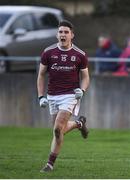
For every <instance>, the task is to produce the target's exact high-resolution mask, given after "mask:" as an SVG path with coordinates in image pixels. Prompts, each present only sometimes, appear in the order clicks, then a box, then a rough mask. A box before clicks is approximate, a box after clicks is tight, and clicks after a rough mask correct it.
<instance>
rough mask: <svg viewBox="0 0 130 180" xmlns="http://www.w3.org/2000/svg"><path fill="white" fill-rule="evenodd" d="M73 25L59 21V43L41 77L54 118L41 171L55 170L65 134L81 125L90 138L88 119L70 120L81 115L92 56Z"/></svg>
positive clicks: (47, 55) (48, 52)
mask: <svg viewBox="0 0 130 180" xmlns="http://www.w3.org/2000/svg"><path fill="white" fill-rule="evenodd" d="M73 38H74V32H73V25H72V24H71V22H69V21H67V20H63V21H62V22H60V23H59V26H58V32H57V39H58V43H57V44H54V45H52V46H50V47H48V48H46V49H45V50H44V52H43V53H42V56H41V63H40V68H39V73H38V78H37V88H38V97H39V103H40V106H41V107H46V105H47V104H48V103H49V109H50V114H51V115H52V119H53V140H52V144H51V151H50V155H49V159H48V162H47V164H46V165H45V166H44V167H43V168H42V169H41V171H40V172H48V171H52V170H53V167H54V163H55V160H56V158H57V156H58V154H59V152H60V149H61V146H62V143H63V138H64V134H65V133H67V132H69V131H71V130H72V129H75V128H78V129H79V130H80V131H81V135H82V136H83V138H87V135H88V129H87V127H86V118H85V117H84V116H81V117H79V119H78V120H77V121H69V120H70V118H71V116H72V115H73V114H74V115H78V112H79V107H80V101H81V99H82V97H83V94H84V93H85V91H86V90H87V88H88V85H89V73H88V59H87V55H86V53H85V52H83V51H82V50H81V49H79V48H78V47H76V46H75V45H74V44H73V43H72V40H73ZM47 72H48V74H49V82H48V93H47V97H46V95H45V81H44V80H45V74H46V73H47Z"/></svg>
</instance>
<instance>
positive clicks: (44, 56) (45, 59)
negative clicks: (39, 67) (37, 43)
mask: <svg viewBox="0 0 130 180" xmlns="http://www.w3.org/2000/svg"><path fill="white" fill-rule="evenodd" d="M41 63H42V64H43V65H46V66H47V65H48V56H47V52H45V51H44V52H43V53H42V54H41Z"/></svg>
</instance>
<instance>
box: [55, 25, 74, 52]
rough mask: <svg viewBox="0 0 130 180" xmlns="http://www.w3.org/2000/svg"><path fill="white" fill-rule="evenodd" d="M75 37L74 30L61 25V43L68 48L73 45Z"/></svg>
mask: <svg viewBox="0 0 130 180" xmlns="http://www.w3.org/2000/svg"><path fill="white" fill-rule="evenodd" d="M73 37H74V34H73V32H72V31H71V30H70V28H69V27H66V26H61V27H59V29H58V33H57V39H58V41H59V45H60V46H61V47H63V48H65V49H68V48H70V47H71V46H72V39H73Z"/></svg>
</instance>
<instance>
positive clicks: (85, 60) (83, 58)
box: [80, 53, 88, 69]
mask: <svg viewBox="0 0 130 180" xmlns="http://www.w3.org/2000/svg"><path fill="white" fill-rule="evenodd" d="M87 67H88V57H87V54H86V53H85V55H82V56H81V64H80V69H85V68H87Z"/></svg>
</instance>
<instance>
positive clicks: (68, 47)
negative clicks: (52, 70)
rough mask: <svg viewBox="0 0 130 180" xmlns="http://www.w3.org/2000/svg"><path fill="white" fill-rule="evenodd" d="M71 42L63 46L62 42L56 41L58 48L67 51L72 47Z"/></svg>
mask: <svg viewBox="0 0 130 180" xmlns="http://www.w3.org/2000/svg"><path fill="white" fill-rule="evenodd" d="M72 46H73V44H72V43H71V44H69V45H67V46H63V45H62V44H60V43H58V48H59V49H61V50H64V51H68V50H70V49H71V48H72Z"/></svg>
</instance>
